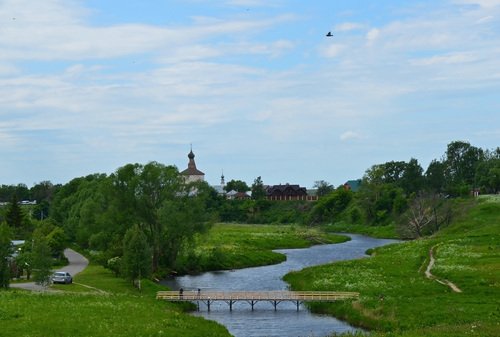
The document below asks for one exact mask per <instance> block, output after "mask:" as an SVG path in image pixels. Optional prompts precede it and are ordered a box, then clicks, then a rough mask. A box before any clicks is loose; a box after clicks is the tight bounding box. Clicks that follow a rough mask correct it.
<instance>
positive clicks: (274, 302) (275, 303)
mask: <svg viewBox="0 0 500 337" xmlns="http://www.w3.org/2000/svg"><path fill="white" fill-rule="evenodd" d="M273 305H274V311H276V307H277V306H278V301H273Z"/></svg>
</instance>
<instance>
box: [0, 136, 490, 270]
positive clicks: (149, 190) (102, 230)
mask: <svg viewBox="0 0 500 337" xmlns="http://www.w3.org/2000/svg"><path fill="white" fill-rule="evenodd" d="M315 185H316V187H317V191H318V195H319V196H320V198H319V200H318V201H317V202H307V201H287V202H271V201H268V200H266V199H265V194H264V184H263V181H262V179H261V177H258V178H256V179H255V180H254V182H253V184H252V186H251V187H249V186H248V185H246V183H244V182H242V181H231V182H229V183H228V185H227V188H230V189H234V190H237V191H248V190H252V197H253V198H252V199H250V200H226V199H225V198H224V197H223V196H221V195H219V194H218V193H217V192H216V191H215V190H214V189H213V188H212V187H210V186H209V185H208V184H207V183H206V182H197V183H192V184H186V183H185V182H184V179H183V177H182V176H181V175H180V173H179V171H178V170H177V168H176V167H174V166H166V165H163V164H160V163H158V162H150V163H148V164H145V165H143V164H127V165H125V166H123V167H120V168H118V169H117V170H116V171H115V172H114V173H112V174H110V175H106V174H91V175H88V176H86V177H79V178H75V179H73V180H71V181H70V182H68V183H66V184H63V185H53V184H51V183H50V182H42V183H40V184H36V185H35V186H34V187H33V188H31V189H28V188H27V187H26V186H25V185H23V184H20V185H17V186H6V185H2V186H0V198H2V199H1V200H9V204H8V205H7V206H4V207H3V208H0V220H1V222H2V227H1V228H0V241H2V240H3V241H2V242H4V241H5V242H7V239H6V238H9V240H10V239H12V238H19V239H24V240H26V241H27V242H30V243H31V244H30V245H25V247H24V252H25V253H23V254H19V255H18V259H19V261H18V262H19V263H18V264H17V265H18V268H20V269H21V270H22V269H23V268H27V267H26V266H32V265H33V263H34V261H35V260H37V259H38V260H40V256H43V254H42V253H43V252H48V253H47V254H49V257H51V258H52V259H58V258H59V259H60V258H61V257H62V250H63V248H64V247H65V246H66V245H67V244H68V243H73V244H76V245H78V246H79V247H81V248H82V249H86V250H87V251H88V252H89V253H90V254H92V257H93V258H94V259H95V260H96V261H98V262H100V263H102V264H103V265H105V266H106V267H108V268H110V269H112V270H114V271H115V273H117V274H121V275H123V276H127V277H129V278H130V279H137V278H141V277H145V276H149V275H151V273H165V272H168V271H172V270H179V269H182V266H180V265H179V264H180V263H181V262H180V261H185V260H186V259H185V258H184V259H183V258H180V257H183V256H184V257H185V256H186V255H189V254H193V252H194V251H195V250H196V247H195V246H194V238H195V237H196V235H199V234H203V233H204V232H206V231H207V230H208V229H209V228H210V225H211V224H212V223H214V222H216V221H228V222H230V221H234V222H249V223H302V224H304V225H308V226H315V225H322V224H329V223H330V224H331V223H338V222H345V223H354V224H361V225H367V226H380V225H388V224H398V225H399V228H398V229H399V232H400V234H401V236H403V237H418V236H422V235H426V234H429V233H432V232H433V231H435V230H438V229H439V228H440V227H441V226H443V225H446V223H447V222H449V221H450V218H451V208H450V202H449V201H450V200H452V199H453V198H454V197H459V196H467V195H470V193H471V192H472V191H476V190H477V191H480V193H498V192H499V191H500V148H496V149H494V150H483V149H480V148H477V147H474V146H472V145H470V144H469V143H468V142H463V141H455V142H452V143H450V144H448V146H447V149H446V152H445V153H444V155H443V156H442V157H441V158H440V159H436V160H433V161H432V162H431V163H430V164H429V166H428V167H427V169H426V170H425V171H424V169H423V168H422V167H421V165H420V164H419V163H418V161H417V160H416V159H413V158H412V159H410V160H409V161H408V162H405V161H390V162H386V163H383V164H376V165H373V166H372V167H370V168H369V169H367V170H366V172H365V174H364V176H363V177H362V179H361V184H360V189H359V191H357V192H353V191H351V190H348V189H346V188H345V186H343V185H341V186H338V187H336V188H335V187H334V186H332V185H330V184H329V183H327V182H326V181H324V180H320V181H317V182H316V184H315ZM18 192H19V193H18ZM35 198H36V200H37V205H35V206H23V205H21V206H20V205H19V204H18V200H24V199H29V200H33V199H35ZM42 205H43V206H42ZM403 224H404V225H403ZM6 249H7V248H6ZM7 250H8V249H7ZM7 250H5V251H1V252H0V253H1V254H2V255H1V256H0V259H1V261H2V265H0V274H1V273H4V272H3V271H2V270H7V269H6V268H7V267H5V265H7V257H8V256H10V255H11V253H12V252H11V251H9V253H8V254H7ZM37 254H38V255H37ZM23 259H24V260H23ZM42 260H43V259H42ZM141 261H142V262H141ZM39 263H40V261H39ZM44 263H46V262H44ZM35 264H36V263H35ZM42 264H43V263H42ZM2 268H3V269H2ZM30 268H31V267H30ZM25 271H26V270H25ZM30 271H31V269H30ZM18 272H19V271H18ZM11 274H12V271H11Z"/></svg>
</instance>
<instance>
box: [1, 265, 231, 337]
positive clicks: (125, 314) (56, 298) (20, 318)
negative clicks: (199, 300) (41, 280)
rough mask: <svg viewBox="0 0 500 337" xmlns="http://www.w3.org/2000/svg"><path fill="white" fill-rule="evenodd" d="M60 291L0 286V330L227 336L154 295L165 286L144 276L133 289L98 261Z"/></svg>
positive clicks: (35, 336)
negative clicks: (4, 287) (5, 289)
mask: <svg viewBox="0 0 500 337" xmlns="http://www.w3.org/2000/svg"><path fill="white" fill-rule="evenodd" d="M74 282H75V283H74V284H71V285H58V286H55V287H53V288H54V289H55V290H59V291H62V290H63V291H64V292H60V293H53V292H50V293H49V292H47V293H31V292H28V291H22V290H9V291H0V303H1V306H0V326H1V328H0V336H2V337H3V336H5V337H10V336H19V337H23V336H26V337H28V336H29V337H48V336H51V337H57V336H61V337H62V336H65V337H67V336H72V337H78V336H82V337H83V336H85V337H89V336H93V337H101V336H102V337H108V336H124V337H125V336H130V337H135V336H230V334H229V333H228V332H227V330H226V329H225V328H224V327H223V326H221V325H219V324H217V323H215V322H212V321H207V320H204V319H201V318H197V317H193V316H190V315H188V314H187V313H185V312H184V311H185V310H184V309H185V307H182V306H179V305H175V304H170V303H166V302H162V301H158V300H156V299H155V294H156V291H158V290H161V289H164V288H163V287H160V286H158V285H156V284H154V283H152V282H150V281H147V280H143V282H142V283H143V289H142V291H138V290H137V289H136V288H134V287H132V285H131V284H130V283H129V282H126V281H125V280H123V279H120V278H116V277H115V276H114V275H112V273H111V272H110V271H108V270H106V269H104V268H102V267H100V266H95V265H90V266H89V268H87V269H86V270H85V271H84V272H82V273H81V274H78V275H76V276H75V280H74Z"/></svg>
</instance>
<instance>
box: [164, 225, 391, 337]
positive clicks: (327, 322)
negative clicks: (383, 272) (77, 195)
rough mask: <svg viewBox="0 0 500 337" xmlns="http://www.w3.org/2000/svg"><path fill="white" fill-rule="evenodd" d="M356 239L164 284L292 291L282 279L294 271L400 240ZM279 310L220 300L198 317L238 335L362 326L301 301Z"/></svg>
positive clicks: (323, 332)
mask: <svg viewBox="0 0 500 337" xmlns="http://www.w3.org/2000/svg"><path fill="white" fill-rule="evenodd" d="M349 236H350V237H351V241H347V242H344V243H340V244H331V245H319V246H313V247H310V248H305V249H280V250H276V251H277V252H280V253H283V254H285V255H286V256H287V260H286V261H285V262H283V263H280V264H277V265H271V266H263V267H256V268H246V269H239V270H235V271H217V272H208V273H204V274H201V275H194V276H193V275H186V276H180V277H176V278H175V279H172V280H166V281H164V282H163V283H164V284H166V285H168V286H169V287H171V288H172V289H180V288H183V289H184V290H197V289H198V288H199V289H201V291H204V290H248V291H251V290H287V289H288V284H287V283H285V282H284V281H283V280H282V277H283V276H284V275H285V274H287V273H288V272H290V271H292V270H300V269H303V268H305V267H309V266H314V265H319V264H325V263H328V262H333V261H341V260H352V259H357V258H363V257H366V256H367V255H365V251H366V250H367V249H369V248H374V247H378V246H383V245H386V244H389V243H394V242H397V241H396V240H389V239H374V238H370V237H366V236H362V235H356V234H349ZM277 309H278V310H277V311H275V310H274V306H273V305H272V304H271V303H269V302H258V303H257V304H256V305H255V306H254V311H252V310H251V306H250V305H249V304H248V303H246V302H236V303H235V304H233V311H229V306H228V305H227V304H226V303H224V302H214V303H212V304H211V305H210V312H209V311H208V310H207V307H206V306H205V305H204V304H203V303H200V311H197V312H194V313H193V315H196V316H202V317H204V318H206V319H210V320H214V321H217V322H219V323H221V324H223V325H224V326H226V328H227V329H228V330H229V332H230V333H231V334H232V335H233V336H235V337H283V336H314V337H320V336H329V335H331V334H332V333H333V332H336V333H342V332H347V331H356V330H357V329H356V328H354V327H352V326H350V325H349V324H347V323H346V322H343V321H340V320H337V319H336V318H334V317H331V316H325V315H316V314H312V313H310V312H309V311H308V310H307V309H306V308H305V307H303V306H302V305H301V307H300V310H299V311H298V312H297V307H296V304H295V303H293V302H282V303H280V304H278V307H277Z"/></svg>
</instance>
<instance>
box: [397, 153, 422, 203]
mask: <svg viewBox="0 0 500 337" xmlns="http://www.w3.org/2000/svg"><path fill="white" fill-rule="evenodd" d="M423 172H424V170H423V168H422V166H420V164H419V163H418V160H416V159H415V158H411V159H410V161H409V162H408V163H406V164H405V167H404V171H403V175H402V177H401V182H400V185H401V188H402V189H403V190H404V191H405V193H406V194H407V195H410V194H412V193H417V192H419V191H421V190H422V188H423V186H424V176H423Z"/></svg>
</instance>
